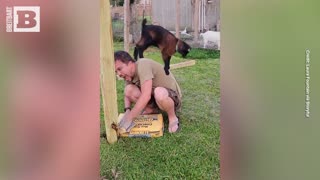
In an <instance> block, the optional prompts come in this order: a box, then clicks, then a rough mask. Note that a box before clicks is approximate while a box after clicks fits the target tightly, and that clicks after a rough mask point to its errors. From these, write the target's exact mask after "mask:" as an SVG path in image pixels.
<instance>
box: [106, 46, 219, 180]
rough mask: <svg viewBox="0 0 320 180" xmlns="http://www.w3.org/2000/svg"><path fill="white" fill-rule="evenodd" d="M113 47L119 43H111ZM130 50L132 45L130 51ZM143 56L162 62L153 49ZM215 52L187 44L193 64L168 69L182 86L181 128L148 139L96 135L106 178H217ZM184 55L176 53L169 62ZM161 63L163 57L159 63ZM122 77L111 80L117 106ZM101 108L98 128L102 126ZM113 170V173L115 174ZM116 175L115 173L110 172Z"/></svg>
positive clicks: (217, 116)
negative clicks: (111, 138) (114, 140)
mask: <svg viewBox="0 0 320 180" xmlns="http://www.w3.org/2000/svg"><path fill="white" fill-rule="evenodd" d="M114 45H115V46H114V47H115V50H121V49H123V45H122V44H120V43H117V42H116V43H115V44H114ZM131 54H132V51H131ZM144 55H145V57H148V58H151V59H154V60H156V61H158V62H161V63H162V59H161V55H160V52H159V50H158V49H156V48H149V49H148V50H147V51H146V52H145V53H144ZM219 56H220V55H219V52H216V51H208V50H201V49H192V51H191V52H190V53H189V54H188V56H187V58H188V59H195V60H196V65H194V66H191V67H185V68H181V69H175V70H172V73H173V74H174V75H175V77H176V79H177V81H178V83H179V84H180V87H181V89H182V92H183V99H182V100H183V102H182V111H181V113H179V116H180V122H181V127H182V129H181V131H180V132H179V133H177V134H169V133H168V130H167V124H168V120H167V118H166V116H165V133H164V136H163V137H160V138H154V139H143V138H133V139H130V138H121V139H119V141H118V143H116V144H114V145H109V144H107V143H106V139H105V138H101V139H100V140H101V148H100V150H101V156H100V158H101V159H100V161H101V171H100V174H101V176H104V177H105V178H107V179H139V180H140V179H146V180H149V179H220V157H219V148H220V140H219V139H220V115H219V113H220V60H219V59H216V58H219ZM182 61H186V59H182V58H181V56H179V55H178V54H176V55H175V56H173V57H172V60H171V64H174V63H178V62H182ZM162 64H163V63H162ZM123 88H124V82H123V81H117V91H118V108H119V112H122V109H123ZM104 128H105V127H104V122H103V112H102V113H101V133H104V132H105V129H104ZM116 174H117V175H116ZM115 176H117V178H116V177H115Z"/></svg>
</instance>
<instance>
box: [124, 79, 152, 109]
mask: <svg viewBox="0 0 320 180" xmlns="http://www.w3.org/2000/svg"><path fill="white" fill-rule="evenodd" d="M140 96H141V91H140V89H139V88H138V87H137V86H135V85H133V84H129V85H127V86H126V87H125V97H126V98H127V99H128V100H129V101H130V104H131V103H136V102H137V101H138V99H139V97H140ZM155 111H156V109H154V108H153V107H150V106H149V105H147V107H146V108H145V109H144V111H143V112H142V114H151V113H154V112H155Z"/></svg>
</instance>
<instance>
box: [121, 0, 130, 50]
mask: <svg viewBox="0 0 320 180" xmlns="http://www.w3.org/2000/svg"><path fill="white" fill-rule="evenodd" d="M129 29H130V0H125V1H124V44H123V45H124V50H125V51H127V52H128V53H129V44H130V41H129Z"/></svg>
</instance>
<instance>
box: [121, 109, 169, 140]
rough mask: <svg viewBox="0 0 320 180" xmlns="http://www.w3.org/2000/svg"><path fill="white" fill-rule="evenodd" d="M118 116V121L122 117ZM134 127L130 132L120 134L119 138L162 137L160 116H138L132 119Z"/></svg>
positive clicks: (161, 118) (161, 119)
mask: <svg viewBox="0 0 320 180" xmlns="http://www.w3.org/2000/svg"><path fill="white" fill-rule="evenodd" d="M123 115H124V114H123V113H121V114H120V115H119V118H118V119H119V120H120V119H121V118H122V117H123ZM133 122H134V123H135V126H134V127H133V128H132V129H131V130H130V132H125V133H120V137H148V138H150V137H152V138H154V137H161V136H163V129H164V127H163V117H162V114H148V115H139V116H138V117H136V118H134V119H133Z"/></svg>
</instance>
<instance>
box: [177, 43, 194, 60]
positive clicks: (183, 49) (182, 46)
mask: <svg viewBox="0 0 320 180" xmlns="http://www.w3.org/2000/svg"><path fill="white" fill-rule="evenodd" d="M177 43H178V44H177V46H178V52H179V53H180V54H181V55H182V57H184V58H185V57H186V56H187V54H188V53H189V52H190V50H191V47H190V46H189V45H188V44H187V43H185V42H184V41H181V40H180V39H179V40H178V42H177Z"/></svg>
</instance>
